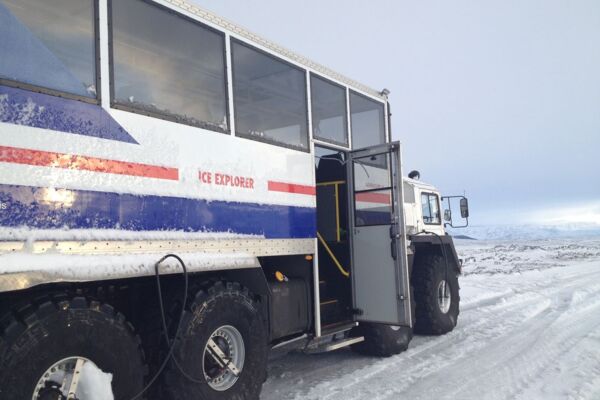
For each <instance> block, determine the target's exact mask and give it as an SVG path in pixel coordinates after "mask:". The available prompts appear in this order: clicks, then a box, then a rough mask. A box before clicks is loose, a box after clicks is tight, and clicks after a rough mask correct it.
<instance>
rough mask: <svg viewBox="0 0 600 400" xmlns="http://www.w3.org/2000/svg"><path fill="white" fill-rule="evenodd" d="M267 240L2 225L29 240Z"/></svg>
mask: <svg viewBox="0 0 600 400" xmlns="http://www.w3.org/2000/svg"><path fill="white" fill-rule="evenodd" d="M243 238H252V239H264V235H250V234H242V233H236V232H233V231H226V232H213V231H204V232H184V231H129V230H124V229H31V228H27V227H20V228H6V227H1V228H0V240H4V241H27V242H34V241H40V240H51V241H62V240H71V241H77V242H86V241H92V240H202V239H243Z"/></svg>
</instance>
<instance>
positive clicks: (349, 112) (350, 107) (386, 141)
mask: <svg viewBox="0 0 600 400" xmlns="http://www.w3.org/2000/svg"><path fill="white" fill-rule="evenodd" d="M353 94H355V95H357V96H359V97H362V98H363V99H366V100H368V101H372V102H374V103H378V104H380V105H381V106H382V107H383V110H382V115H381V121H380V122H381V124H382V128H383V142H381V143H376V144H371V145H369V146H367V147H371V146H379V145H382V144H386V143H389V142H390V138H388V136H389V135H388V130H387V127H386V122H385V119H386V117H385V109H386V103H385V102H384V101H379V100H376V99H375V98H373V97H370V96H367V95H365V94H362V93H360V92H358V91H356V90H354V89H352V88H348V121H349V124H350V131H349V135H350V136H352V131H353V129H352V95H353ZM352 139H354V138H352ZM361 148H366V147H358V148H356V147H354V140H352V150H360V149H361Z"/></svg>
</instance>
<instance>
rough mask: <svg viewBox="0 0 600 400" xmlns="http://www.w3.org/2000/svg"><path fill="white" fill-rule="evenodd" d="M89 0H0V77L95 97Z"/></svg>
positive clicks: (92, 8)
mask: <svg viewBox="0 0 600 400" xmlns="http://www.w3.org/2000/svg"><path fill="white" fill-rule="evenodd" d="M94 19H95V18H94V5H93V1H92V0H43V1H40V0H0V54H2V55H3V56H2V57H0V78H2V79H7V80H11V81H15V82H21V83H26V84H29V85H34V86H39V87H43V88H47V89H52V90H56V91H60V92H65V93H69V94H74V95H78V96H84V97H90V98H95V97H96V62H95V58H96V56H95V54H96V49H95V40H94V37H95V27H94Z"/></svg>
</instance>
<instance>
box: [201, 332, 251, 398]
mask: <svg viewBox="0 0 600 400" xmlns="http://www.w3.org/2000/svg"><path fill="white" fill-rule="evenodd" d="M245 357H246V354H245V346H244V339H243V337H242V334H241V333H240V331H238V330H237V329H236V328H234V327H233V326H231V325H225V326H222V327H220V328H218V329H216V330H215V331H214V332H213V333H212V335H211V336H210V339H209V340H208V343H207V344H206V346H205V347H204V354H203V357H202V369H203V371H204V378H205V379H206V382H207V383H208V385H209V386H210V387H211V388H212V389H214V390H217V391H225V390H228V389H230V388H231V387H232V386H233V385H234V384H235V383H236V382H237V380H238V378H239V375H240V373H241V371H242V368H243V367H244V361H245Z"/></svg>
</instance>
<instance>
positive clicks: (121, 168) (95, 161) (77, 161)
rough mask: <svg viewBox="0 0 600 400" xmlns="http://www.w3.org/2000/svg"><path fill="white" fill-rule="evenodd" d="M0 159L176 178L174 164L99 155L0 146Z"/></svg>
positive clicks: (30, 163) (150, 176) (43, 165)
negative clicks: (128, 160)
mask: <svg viewBox="0 0 600 400" xmlns="http://www.w3.org/2000/svg"><path fill="white" fill-rule="evenodd" d="M0 162H7V163H16V164H26V165H36V166H41V167H54V168H64V169H75V170H80V171H93V172H105V173H108V174H118V175H130V176H142V177H145V178H158V179H169V180H174V181H176V180H179V170H178V169H177V168H168V167H158V166H155V165H146V164H138V163H130V162H123V161H115V160H106V159H103V158H96V157H86V156H78V155H73V154H63V153H52V152H48V151H40V150H30V149H19V148H16V147H5V146H0Z"/></svg>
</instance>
